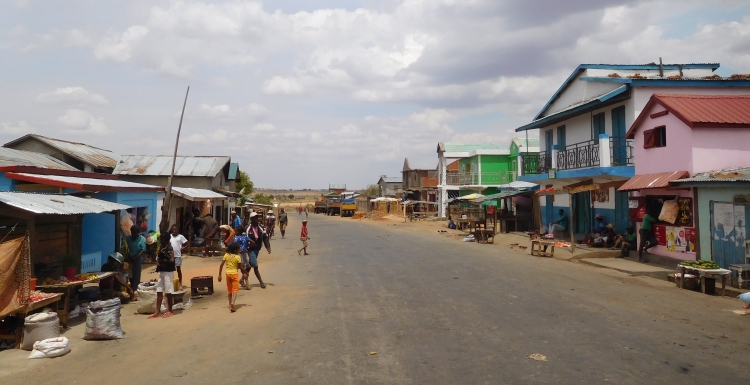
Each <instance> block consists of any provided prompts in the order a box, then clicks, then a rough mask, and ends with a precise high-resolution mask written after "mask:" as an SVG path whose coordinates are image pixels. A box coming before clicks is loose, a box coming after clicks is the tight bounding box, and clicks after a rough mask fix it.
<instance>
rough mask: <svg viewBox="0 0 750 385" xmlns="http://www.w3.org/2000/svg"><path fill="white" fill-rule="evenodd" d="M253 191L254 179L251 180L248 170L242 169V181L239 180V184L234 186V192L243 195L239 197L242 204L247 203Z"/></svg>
mask: <svg viewBox="0 0 750 385" xmlns="http://www.w3.org/2000/svg"><path fill="white" fill-rule="evenodd" d="M253 191H255V185H254V184H253V181H251V180H250V175H247V173H246V172H243V171H240V181H239V182H237V186H235V188H234V192H237V193H240V194H242V196H241V197H239V198H238V201H239V204H240V206H241V205H244V204H245V201H246V200H247V197H249V196H250V194H252V193H253Z"/></svg>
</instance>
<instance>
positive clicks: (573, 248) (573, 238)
mask: <svg viewBox="0 0 750 385" xmlns="http://www.w3.org/2000/svg"><path fill="white" fill-rule="evenodd" d="M568 210H569V214H568V227H570V245H571V246H570V252H571V253H575V252H576V235H575V232H574V231H573V194H571V193H570V190H568Z"/></svg>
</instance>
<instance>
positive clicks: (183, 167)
mask: <svg viewBox="0 0 750 385" xmlns="http://www.w3.org/2000/svg"><path fill="white" fill-rule="evenodd" d="M230 159H231V158H230V157H228V156H178V157H177V161H176V163H175V170H174V174H175V176H208V177H214V176H216V175H218V174H219V173H220V172H221V171H222V169H223V168H224V166H225V165H226V164H227V163H228V162H229V160H230ZM112 173H113V174H115V175H150V176H169V175H171V174H172V156H170V155H123V156H122V157H120V162H119V163H117V167H115V170H114V171H113V172H112Z"/></svg>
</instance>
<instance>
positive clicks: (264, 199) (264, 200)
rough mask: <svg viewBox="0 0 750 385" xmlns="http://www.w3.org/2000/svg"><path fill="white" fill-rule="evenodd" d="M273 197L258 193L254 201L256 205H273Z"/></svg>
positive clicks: (254, 196)
mask: <svg viewBox="0 0 750 385" xmlns="http://www.w3.org/2000/svg"><path fill="white" fill-rule="evenodd" d="M271 199H272V195H271V196H269V195H265V194H263V193H257V194H255V195H253V201H254V202H255V203H260V204H262V205H270V204H271Z"/></svg>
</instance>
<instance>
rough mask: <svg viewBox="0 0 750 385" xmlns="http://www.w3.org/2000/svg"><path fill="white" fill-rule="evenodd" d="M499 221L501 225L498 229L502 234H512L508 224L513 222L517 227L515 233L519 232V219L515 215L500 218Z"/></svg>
mask: <svg viewBox="0 0 750 385" xmlns="http://www.w3.org/2000/svg"><path fill="white" fill-rule="evenodd" d="M497 221H498V223H499V225H498V227H499V230H500V232H501V233H506V234H507V233H509V232H510V230H509V229H508V222H513V224H514V225H515V227H513V229H514V230H515V231H518V217H516V216H515V215H503V216H498V217H497Z"/></svg>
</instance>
